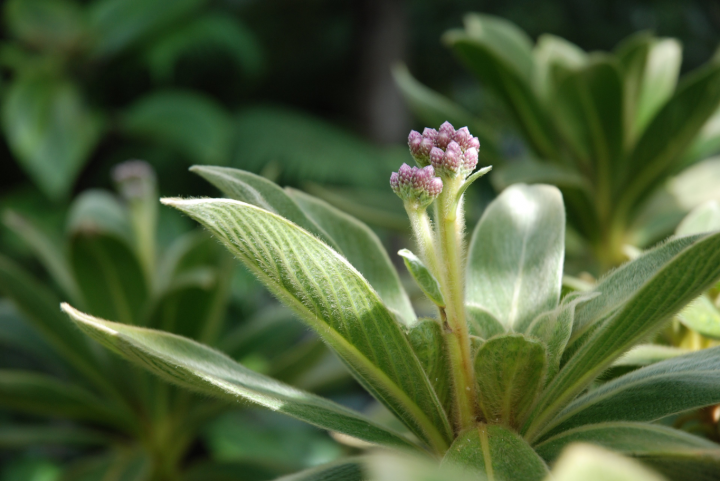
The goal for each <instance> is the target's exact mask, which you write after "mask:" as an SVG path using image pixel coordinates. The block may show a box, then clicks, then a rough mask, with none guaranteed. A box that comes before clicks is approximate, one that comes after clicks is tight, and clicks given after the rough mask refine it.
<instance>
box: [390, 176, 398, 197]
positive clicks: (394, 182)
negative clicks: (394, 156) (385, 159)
mask: <svg viewBox="0 0 720 481" xmlns="http://www.w3.org/2000/svg"><path fill="white" fill-rule="evenodd" d="M390 188H391V189H392V190H393V192H395V193H396V194H397V193H398V192H399V189H400V176H399V175H398V173H397V172H393V173H392V174H390Z"/></svg>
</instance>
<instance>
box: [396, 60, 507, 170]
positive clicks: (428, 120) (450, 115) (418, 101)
mask: <svg viewBox="0 0 720 481" xmlns="http://www.w3.org/2000/svg"><path fill="white" fill-rule="evenodd" d="M392 74H393V78H394V79H395V85H397V86H398V88H399V89H400V93H401V94H402V95H403V98H404V99H405V103H406V104H407V105H408V108H410V110H411V111H412V112H413V114H415V116H416V117H417V118H418V119H420V120H421V121H422V122H423V123H424V124H426V125H440V124H442V123H443V122H445V121H447V122H450V123H451V124H453V125H457V126H460V125H464V126H467V127H468V129H469V130H470V132H472V134H473V135H475V136H477V137H478V138H479V139H480V145H481V146H482V149H481V152H482V154H481V155H483V157H484V158H487V157H488V153H489V156H490V157H491V158H495V157H497V156H498V155H499V152H498V147H497V143H498V141H499V138H498V137H499V135H498V132H497V129H496V128H494V127H493V126H491V125H488V124H487V123H485V122H483V121H482V120H481V119H479V118H477V116H475V115H474V114H472V113H470V112H468V111H467V110H465V109H464V108H463V107H462V106H460V105H458V104H457V103H455V102H453V101H452V100H450V99H449V98H447V97H445V96H443V95H441V94H439V93H438V92H435V91H434V90H432V89H430V88H428V87H426V86H425V85H423V84H421V83H420V82H418V81H417V80H416V79H415V78H414V77H413V76H412V74H411V73H410V71H409V70H408V68H407V66H406V65H404V64H398V65H396V66H395V67H394V68H393V70H392Z"/></svg>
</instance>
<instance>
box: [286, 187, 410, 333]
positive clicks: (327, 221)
mask: <svg viewBox="0 0 720 481" xmlns="http://www.w3.org/2000/svg"><path fill="white" fill-rule="evenodd" d="M286 192H287V193H288V195H290V197H292V198H293V199H294V200H295V201H296V202H297V203H298V205H299V206H300V208H301V209H302V210H303V212H305V214H306V215H307V216H308V217H310V219H312V220H313V221H314V222H315V223H316V224H317V225H319V226H320V228H321V229H323V230H324V231H325V232H327V233H328V235H329V236H330V238H331V239H332V241H333V242H334V243H335V244H336V245H337V246H338V247H339V248H340V251H339V252H340V253H341V254H342V255H343V256H344V257H345V258H346V259H347V260H348V261H349V262H350V264H352V265H353V267H355V268H356V269H357V270H358V271H360V274H362V276H363V277H365V279H367V281H368V282H369V283H370V285H371V286H372V287H373V289H375V290H376V291H377V293H378V294H379V295H380V299H382V301H383V302H384V303H385V305H386V306H388V307H389V308H390V309H392V310H393V312H394V313H398V314H399V316H400V319H401V320H402V321H403V322H404V323H405V325H407V326H410V325H412V324H414V323H415V322H416V320H417V316H416V315H415V311H414V310H413V307H412V304H411V303H410V298H409V297H408V295H407V293H406V292H405V289H404V288H403V287H402V283H401V282H400V278H399V277H398V273H397V271H396V270H395V267H394V266H393V264H392V262H391V261H390V258H389V257H388V255H387V252H386V251H385V248H384V247H383V245H382V243H381V242H380V239H378V237H377V235H376V234H375V233H374V232H373V231H372V230H371V229H370V228H368V226H366V225H365V224H363V223H362V222H360V221H359V220H357V219H355V218H354V217H352V216H350V215H348V214H345V213H344V212H342V211H340V210H338V209H336V208H335V207H333V206H331V205H329V204H328V203H326V202H325V201H323V200H321V199H318V198H316V197H313V196H310V195H308V194H305V193H304V192H300V191H298V190H295V189H286ZM331 247H332V246H331Z"/></svg>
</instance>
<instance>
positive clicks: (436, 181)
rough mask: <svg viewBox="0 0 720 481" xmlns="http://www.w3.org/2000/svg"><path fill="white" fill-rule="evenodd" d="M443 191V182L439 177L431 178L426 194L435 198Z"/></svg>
mask: <svg viewBox="0 0 720 481" xmlns="http://www.w3.org/2000/svg"><path fill="white" fill-rule="evenodd" d="M442 189H443V182H442V179H441V178H440V177H433V178H432V179H430V182H429V183H428V186H427V192H428V194H430V195H431V196H433V197H437V196H438V195H440V192H442Z"/></svg>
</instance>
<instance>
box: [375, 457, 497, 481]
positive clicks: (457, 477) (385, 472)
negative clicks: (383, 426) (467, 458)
mask: <svg viewBox="0 0 720 481" xmlns="http://www.w3.org/2000/svg"><path fill="white" fill-rule="evenodd" d="M364 464H365V467H366V469H367V475H366V476H367V478H366V479H367V481H399V480H403V481H410V480H412V481H447V480H450V479H451V480H453V481H486V480H492V478H488V477H487V476H486V475H485V473H483V472H479V471H469V470H467V469H462V467H458V466H448V465H444V466H438V464H437V463H436V462H434V460H433V459H431V458H430V459H429V458H428V457H427V456H424V457H421V456H410V455H407V454H406V453H400V452H390V451H384V452H382V451H378V452H377V453H375V454H373V455H371V456H368V457H366V458H365V463H364Z"/></svg>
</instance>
